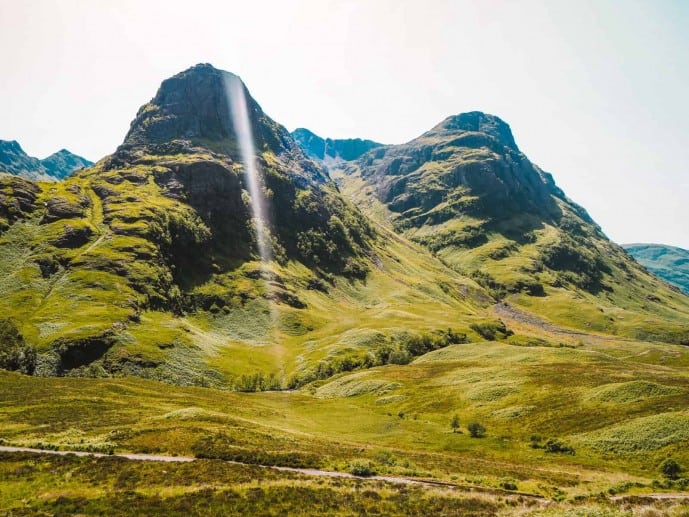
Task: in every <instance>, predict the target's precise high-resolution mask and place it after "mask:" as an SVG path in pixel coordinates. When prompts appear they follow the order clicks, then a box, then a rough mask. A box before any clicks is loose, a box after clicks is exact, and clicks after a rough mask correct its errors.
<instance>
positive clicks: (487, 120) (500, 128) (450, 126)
mask: <svg viewBox="0 0 689 517" xmlns="http://www.w3.org/2000/svg"><path fill="white" fill-rule="evenodd" d="M431 131H432V132H445V131H472V132H476V133H484V134H486V135H489V136H492V137H493V138H495V139H496V140H497V141H498V142H500V143H501V144H502V145H505V146H507V147H510V148H511V149H514V150H515V151H518V150H519V148H518V147H517V144H516V143H515V141H514V137H513V136H512V130H511V129H510V126H509V125H508V124H507V123H506V122H505V121H503V120H502V119H501V118H500V117H496V116H495V115H489V114H487V113H483V112H481V111H470V112H468V113H460V114H459V115H452V116H451V117H448V118H446V119H445V120H443V121H442V122H441V123H440V124H438V125H437V126H435V127H434V128H433V129H432V130H431Z"/></svg>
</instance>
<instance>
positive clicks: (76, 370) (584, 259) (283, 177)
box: [0, 64, 689, 389]
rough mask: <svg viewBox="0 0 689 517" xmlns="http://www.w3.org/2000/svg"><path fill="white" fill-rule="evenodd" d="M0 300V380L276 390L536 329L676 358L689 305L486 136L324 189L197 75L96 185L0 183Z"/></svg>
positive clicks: (389, 157) (221, 80) (499, 141)
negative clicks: (672, 349)
mask: <svg viewBox="0 0 689 517" xmlns="http://www.w3.org/2000/svg"><path fill="white" fill-rule="evenodd" d="M333 178H335V180H336V181H333ZM337 183H339V185H340V186H339V187H338V185H337ZM0 290H1V291H2V292H3V293H4V296H3V297H2V299H1V300H0V311H1V312H2V314H4V315H5V316H4V318H5V319H4V320H3V321H4V322H5V323H4V324H3V325H0V328H4V330H2V333H4V335H5V336H6V341H7V342H10V343H14V345H12V347H11V350H10V351H8V352H7V353H6V355H5V359H4V363H3V364H5V365H9V366H11V367H12V368H14V369H20V370H22V371H27V372H28V371H31V372H34V373H35V374H37V375H101V376H102V375H120V374H124V373H126V374H133V375H139V376H144V377H152V378H156V379H161V380H165V381H167V382H171V383H177V384H207V385H212V386H219V387H234V388H236V389H259V388H260V389H263V388H266V387H287V386H292V387H293V386H301V385H303V384H305V383H308V382H311V381H313V380H316V379H323V378H326V377H330V376H332V375H334V374H336V373H338V372H341V371H348V370H351V369H359V368H363V367H367V366H372V365H376V364H387V363H388V362H400V363H404V362H408V361H410V360H411V359H413V358H414V357H416V356H417V355H421V354H423V353H424V352H425V351H428V350H429V349H434V348H435V347H439V346H444V345H447V344H449V343H451V342H454V341H464V340H480V339H484V338H486V337H488V338H490V339H498V338H501V337H502V338H505V337H506V336H508V335H509V334H510V330H509V329H508V328H507V327H506V322H508V323H509V322H510V321H511V322H512V323H511V324H514V323H515V322H517V323H518V321H519V320H520V318H521V319H524V318H527V319H528V318H533V317H537V318H542V319H543V323H542V325H543V328H547V325H561V326H565V327H569V328H576V329H580V330H581V331H585V332H590V331H594V332H603V333H607V334H610V335H615V334H619V335H621V336H627V337H629V338H636V339H649V340H657V341H665V342H675V343H684V342H689V327H688V326H687V319H688V318H687V316H688V315H689V300H688V299H687V298H686V297H685V296H683V295H681V294H679V293H678V292H675V291H672V290H670V289H669V288H667V286H666V285H665V284H664V283H663V282H661V281H659V280H658V279H657V278H655V277H653V276H651V275H649V274H648V273H647V272H646V271H645V270H644V269H643V268H641V267H640V266H639V265H638V264H637V263H636V262H635V261H633V260H632V259H631V258H630V257H629V255H627V253H626V252H624V250H622V249H621V248H619V247H618V246H616V245H614V244H613V243H611V242H610V241H609V240H608V239H607V238H606V237H605V236H604V235H603V233H602V232H601V231H600V229H599V228H598V227H597V226H596V225H595V223H594V222H593V221H592V220H591V219H590V217H589V216H588V215H587V214H586V212H585V211H584V210H583V209H582V208H581V207H579V206H578V205H576V204H574V203H573V202H571V201H570V200H568V199H567V198H566V196H565V195H564V194H563V193H562V191H561V190H560V189H559V188H558V187H557V186H556V185H555V183H554V181H553V179H552V177H551V176H550V175H549V174H547V173H545V172H543V171H541V170H540V169H539V168H538V167H536V166H535V165H533V164H532V163H531V162H530V161H529V160H528V159H527V158H526V156H524V155H523V154H522V153H521V152H520V151H519V149H518V147H517V146H516V144H515V141H514V138H513V137H512V134H511V131H510V129H509V127H508V126H507V124H505V123H504V122H503V121H501V120H500V119H498V118H497V117H493V116H491V115H485V114H482V113H477V112H474V113H469V114H462V115H458V116H454V117H450V118H448V119H446V120H445V121H443V122H442V123H440V124H439V125H438V126H436V127H435V128H433V129H431V130H430V131H428V132H426V133H424V134H423V135H422V136H421V137H419V138H417V139H415V140H413V141H411V142H409V143H407V144H403V145H399V146H383V147H376V148H373V149H371V150H369V151H368V152H366V153H365V154H363V155H361V156H360V157H359V158H358V159H357V160H355V161H343V160H339V161H334V162H332V163H331V164H330V169H327V168H326V167H325V163H324V162H319V161H314V160H312V159H310V158H309V157H308V156H306V154H305V153H304V152H303V151H302V149H301V148H300V146H299V145H298V144H297V142H296V141H295V140H294V139H293V138H292V136H291V135H290V134H289V132H288V131H287V130H286V129H285V128H284V127H283V126H281V125H280V124H278V123H277V122H275V121H274V120H273V119H271V118H270V117H269V116H268V115H267V114H265V113H264V112H263V110H262V109H261V107H260V106H259V104H258V103H257V102H256V101H255V100H254V99H253V98H252V97H251V95H250V93H249V91H248V90H247V89H246V86H245V85H244V84H243V83H242V82H241V80H240V79H239V78H238V77H237V76H235V75H233V74H231V73H229V72H223V71H220V70H217V69H215V68H213V67H212V66H211V65H207V64H201V65H197V66H194V67H192V68H190V69H188V70H185V71H183V72H181V73H179V74H177V75H175V76H174V77H171V78H169V79H167V80H165V81H163V83H162V84H161V86H160V88H159V89H158V91H157V93H156V94H155V96H154V97H153V98H152V99H151V100H150V101H149V102H147V103H145V104H144V105H143V106H142V107H141V108H140V109H139V111H138V112H137V114H136V117H135V118H134V120H133V121H132V124H131V126H130V129H129V131H128V133H127V135H126V136H125V138H124V141H123V143H122V144H121V145H120V146H119V147H118V148H117V149H116V150H115V152H114V153H113V154H112V155H110V156H107V157H105V158H103V159H102V160H100V161H99V162H98V163H97V164H95V165H94V166H92V167H89V168H87V169H84V170H81V171H77V172H76V173H75V174H74V175H72V176H71V177H69V178H67V179H66V180H64V181H62V182H59V183H57V184H49V185H45V184H41V183H38V184H37V183H33V182H31V181H28V180H26V179H23V178H20V177H17V176H4V177H2V178H1V179H0ZM496 302H500V303H496ZM520 311H521V312H520ZM524 314H527V316H524ZM529 314H530V315H531V316H528V315H529ZM333 315H337V317H336V318H334V317H333ZM529 321H531V320H529ZM539 321H540V320H539ZM423 336H425V337H423ZM416 340H421V341H418V342H417V341H416ZM2 361H3V360H2V359H0V363H1V362H2Z"/></svg>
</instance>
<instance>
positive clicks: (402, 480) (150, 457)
mask: <svg viewBox="0 0 689 517" xmlns="http://www.w3.org/2000/svg"><path fill="white" fill-rule="evenodd" d="M0 452H30V453H34V454H52V455H57V456H68V455H75V456H89V457H95V458H104V457H117V458H126V459H128V460H133V461H160V462H167V463H189V462H192V461H197V458H194V457H191V456H163V455H158V454H131V453H115V454H103V453H100V452H85V451H52V450H45V449H32V448H29V447H11V446H6V445H0ZM222 461H226V462H227V463H234V464H236V465H246V466H252V467H259V468H264V469H273V470H279V471H281V472H294V473H297V474H304V475H306V476H322V477H332V478H346V479H359V480H367V481H368V480H373V481H385V482H388V483H395V484H400V485H420V486H425V487H436V488H437V487H444V488H451V489H457V490H463V491H467V492H481V493H492V494H498V495H502V496H515V497H519V496H521V497H530V498H533V499H538V500H543V499H544V498H543V497H541V496H540V495H537V494H530V493H527V492H514V491H508V490H501V489H499V488H487V487H478V486H472V485H460V484H457V483H450V482H446V481H440V480H435V479H414V478H408V477H403V476H367V477H362V476H355V475H354V474H350V473H348V472H336V471H333V470H320V469H306V468H297V467H278V466H275V465H256V464H253V463H243V462H239V461H230V460H222Z"/></svg>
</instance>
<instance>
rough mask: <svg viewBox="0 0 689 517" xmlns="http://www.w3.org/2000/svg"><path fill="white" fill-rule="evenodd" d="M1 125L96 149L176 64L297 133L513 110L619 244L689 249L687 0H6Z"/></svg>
mask: <svg viewBox="0 0 689 517" xmlns="http://www.w3.org/2000/svg"><path fill="white" fill-rule="evenodd" d="M0 46H1V47H0V48H2V49H3V60H2V80H1V81H0V114H1V116H0V138H3V139H16V140H18V141H19V142H20V143H21V144H22V145H23V147H24V148H25V150H26V151H27V152H29V153H30V154H32V155H35V156H38V157H44V156H46V155H48V154H50V153H52V152H53V151H56V150H58V149H60V148H62V147H66V148H68V149H70V150H72V151H74V152H76V153H78V154H82V155H84V156H86V157H87V158H90V159H98V158H100V157H102V156H104V155H106V154H108V153H110V152H112V151H113V150H114V149H115V147H116V146H117V145H118V144H119V143H120V142H121V141H122V139H123V137H124V134H125V133H126V131H127V128H128V126H129V122H130V121H131V120H132V119H133V118H134V115H135V113H136V110H137V109H138V107H139V106H140V105H141V104H143V103H144V102H146V101H147V100H148V99H150V98H151V97H152V96H153V95H154V93H155V90H156V89H157V87H158V85H159V84H160V82H161V81H162V80H163V79H165V78H166V77H168V76H170V75H173V74H174V73H176V72H179V71H180V70H183V69H185V68H188V67H189V66H191V65H193V64H195V63H198V62H210V63H212V64H214V65H215V66H217V67H219V68H224V69H226V70H230V71H233V72H235V73H237V74H239V75H241V76H242V78H243V79H244V80H245V82H246V83H247V85H248V87H249V89H250V90H251V92H252V94H253V95H254V97H255V98H256V99H257V100H258V101H259V103H261V105H262V106H263V108H264V110H265V111H266V112H267V113H268V114H269V115H271V116H272V117H273V118H275V119H276V120H278V121H279V122H281V123H283V124H284V125H286V126H287V127H288V128H289V129H294V128H295V127H298V126H303V127H307V128H309V129H311V130H313V131H315V132H316V133H319V134H321V135H324V136H332V137H352V136H359V137H363V138H370V139H374V140H378V141H381V142H384V143H400V142H404V141H407V140H410V139H412V138H414V137H415V136H417V135H419V134H420V133H422V132H424V131H425V130H427V129H429V128H430V127H432V126H433V125H435V124H436V123H437V122H439V121H440V120H442V119H443V118H445V117H446V116H448V115H451V114H456V113H460V112H463V111H470V110H476V109H478V110H482V111H486V112H489V113H493V114H496V115H498V116H500V117H502V118H503V119H504V120H505V121H506V122H508V123H509V124H510V125H511V127H512V130H513V133H514V135H515V138H516V140H517V143H518V145H519V146H520V147H521V149H522V150H523V151H524V152H525V153H526V154H527V155H528V156H529V157H530V158H531V159H532V161H534V162H535V163H537V164H538V165H540V166H541V167H542V168H544V169H545V170H548V171H549V172H552V173H553V175H554V176H555V180H556V181H557V183H558V184H559V185H560V186H561V187H562V188H563V189H564V190H565V192H566V193H567V194H568V195H569V196H570V197H571V198H572V199H574V200H575V201H577V202H578V203H580V204H582V205H583V206H584V207H586V208H587V209H588V210H589V212H590V213H591V215H592V216H593V217H594V219H596V220H597V221H598V222H599V223H600V224H601V226H602V227H603V230H604V231H605V232H606V233H607V234H608V235H609V236H610V237H611V238H612V239H613V240H616V241H617V242H662V243H667V244H673V245H677V246H681V247H684V248H689V224H687V223H688V222H689V202H687V200H688V199H689V176H688V174H689V170H688V165H687V164H688V163H689V102H688V101H687V98H686V96H687V92H689V66H688V63H689V1H685V0H677V1H658V0H648V1H635V0H617V1H612V0H610V1H603V0H601V1H595V2H594V1H586V0H577V1H575V0H571V1H556V0H551V1H535V0H531V1H497V0H493V1H491V0H481V1H478V0H477V1H473V2H468V1H460V0H456V1H450V0H448V1H441V0H426V1H405V0H390V1H388V0H369V1H357V0H353V1H328V0H313V1H306V0H303V1H289V0H283V1H274V2H267V1H256V0H254V1H251V2H249V1H244V2H230V1H225V2H208V1H203V0H195V1H194V2H188V1H187V2H176V1H162V0H161V1H154V0H149V1H146V2H142V1H134V0H126V1H125V0H123V1H105V0H102V1H98V2H95V1H91V0H71V1H68V0H64V1H39V0H25V1H22V2H19V1H16V0H0Z"/></svg>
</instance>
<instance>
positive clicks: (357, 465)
mask: <svg viewBox="0 0 689 517" xmlns="http://www.w3.org/2000/svg"><path fill="white" fill-rule="evenodd" d="M349 473H350V474H352V475H354V476H360V477H370V476H375V475H376V471H375V469H374V468H373V465H371V462H368V461H354V462H352V463H351V465H350V466H349Z"/></svg>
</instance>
